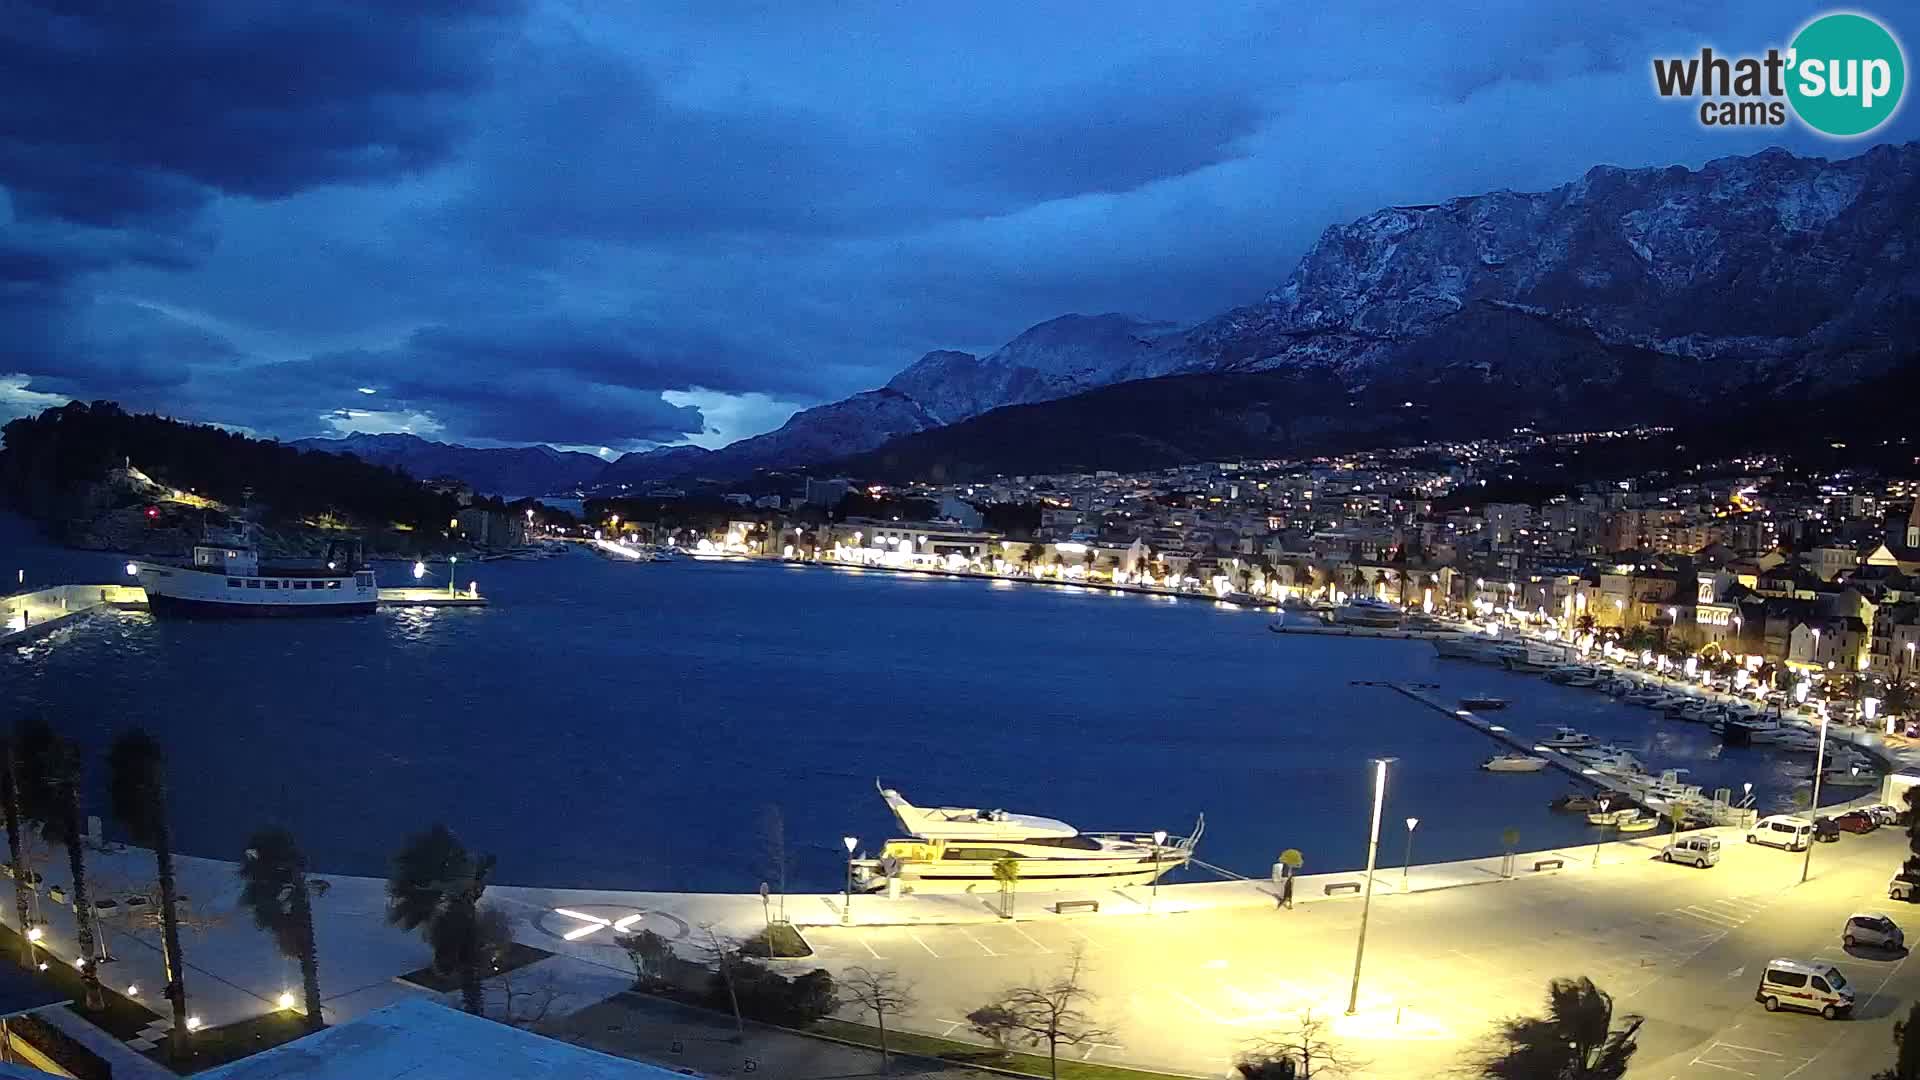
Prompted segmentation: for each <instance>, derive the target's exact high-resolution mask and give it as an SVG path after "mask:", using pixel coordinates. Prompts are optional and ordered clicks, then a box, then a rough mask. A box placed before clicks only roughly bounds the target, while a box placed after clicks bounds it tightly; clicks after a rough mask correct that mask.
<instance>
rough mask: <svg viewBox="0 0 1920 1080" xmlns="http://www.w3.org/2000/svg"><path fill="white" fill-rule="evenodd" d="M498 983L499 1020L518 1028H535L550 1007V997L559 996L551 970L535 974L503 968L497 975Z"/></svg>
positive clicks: (551, 1002)
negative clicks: (529, 974)
mask: <svg viewBox="0 0 1920 1080" xmlns="http://www.w3.org/2000/svg"><path fill="white" fill-rule="evenodd" d="M497 978H498V980H499V983H500V997H501V1001H500V1020H501V1022H502V1023H505V1024H509V1025H511V1026H513V1027H518V1028H535V1027H538V1026H539V1025H540V1024H541V1022H542V1021H544V1020H546V1018H547V1013H549V1012H551V1011H552V1010H553V1002H554V999H555V998H557V997H559V996H560V990H559V987H558V986H556V985H555V983H554V978H553V973H552V972H550V971H549V972H544V973H542V974H540V975H539V976H528V975H526V973H525V972H524V971H521V970H515V971H503V972H501V973H500V974H499V976H498V977H497Z"/></svg>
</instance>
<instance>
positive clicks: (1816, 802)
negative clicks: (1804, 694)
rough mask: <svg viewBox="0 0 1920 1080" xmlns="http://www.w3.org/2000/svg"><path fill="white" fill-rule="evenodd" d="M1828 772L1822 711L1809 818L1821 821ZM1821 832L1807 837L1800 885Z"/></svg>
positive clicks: (1825, 724)
mask: <svg viewBox="0 0 1920 1080" xmlns="http://www.w3.org/2000/svg"><path fill="white" fill-rule="evenodd" d="M1826 771H1827V712H1826V710H1825V709H1822V710H1820V748H1819V749H1818V750H1817V751H1815V753H1814V756H1813V800H1812V801H1811V802H1809V803H1808V804H1807V817H1809V818H1811V819H1813V820H1814V821H1818V820H1820V774H1821V773H1824V772H1826ZM1818 833H1819V830H1818V829H1816V830H1814V833H1813V834H1810V835H1808V837H1807V854H1806V857H1805V858H1803V859H1801V860H1800V884H1802V885H1805V884H1806V883H1807V874H1808V872H1809V871H1811V869H1812V867H1813V843H1814V836H1816V835H1818Z"/></svg>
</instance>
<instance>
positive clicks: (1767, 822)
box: [1747, 814, 1813, 851]
mask: <svg viewBox="0 0 1920 1080" xmlns="http://www.w3.org/2000/svg"><path fill="white" fill-rule="evenodd" d="M1812 842H1813V823H1812V822H1810V821H1808V820H1807V819H1806V818H1797V817H1792V816H1789V815H1786V814H1775V815H1773V816H1772V817H1763V818H1761V819H1760V820H1759V821H1756V822H1754V823H1753V828H1751V829H1748V830H1747V843H1749V844H1767V845H1769V846H1772V847H1777V848H1785V849H1787V850H1788V851H1802V850H1804V849H1805V848H1806V846H1807V845H1808V844H1810V843H1812Z"/></svg>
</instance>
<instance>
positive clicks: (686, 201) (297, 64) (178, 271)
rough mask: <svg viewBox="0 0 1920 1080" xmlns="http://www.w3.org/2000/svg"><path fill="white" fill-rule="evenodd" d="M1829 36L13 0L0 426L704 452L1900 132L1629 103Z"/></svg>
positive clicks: (1440, 8) (1579, 13)
mask: <svg viewBox="0 0 1920 1080" xmlns="http://www.w3.org/2000/svg"><path fill="white" fill-rule="evenodd" d="M1323 7H1326V8H1332V9H1333V10H1326V11H1323V10H1318V9H1320V8H1323ZM1820 10H1824V9H1820V8H1816V7H1809V6H1807V5H1804V4H1793V3H1783V2H1771V0H1742V2H1738V3H1713V2H1703V3H1687V4H1657V5H1656V4H1647V5H1613V4H1605V3H1584V4H1558V3H1546V4H1543V3H1539V2H1538V0H1528V2H1504V0H1501V2H1483V3H1463V4H1433V3H1424V2H1422V3H1414V2H1392V3H1386V2H1379V3H1369V2H1364V0H1362V2H1356V3H1351V4H1341V5H1307V4H1297V3H1283V2H1273V3H1266V2H1260V3H1205V2H1200V0H1195V2H1193V3H1184V4H1174V3H1167V2H1165V0H1154V2H1148V3H1134V2H1130V0H1099V2H1098V3H1095V2H1093V0H1084V2H1075V3H1036V2H1033V0H1027V2H1020V3H998V2H995V0H978V2H974V3H968V4H947V5H933V4H916V3H886V4H864V3H857V2H851V0H836V2H828V3H814V2H810V0H786V2H770V3H746V2H736V0H703V2H700V3H693V4H686V5H679V4H674V3H667V2H660V3H645V4H631V3H607V2H592V0H549V2H539V0H534V2H528V0H470V2H465V3H462V2H459V0H369V2H366V3H325V2H317V3H305V2H303V3H299V4H292V3H276V2H272V0H261V2H258V3H246V4H235V3H231V2H229V0H141V2H140V3H110V2H105V0H91V2H86V3H73V2H71V0H68V2H44V3H43V2H42V0H15V2H13V3H10V4H8V5H7V12H8V17H7V19H6V20H4V22H0V100H3V101H5V102H7V107H6V109H5V110H0V419H5V418H6V417H8V416H13V415H21V414H25V413H30V412H33V411H37V410H38V409H41V408H45V407H47V406H49V405H53V404H58V403H60V402H62V401H64V400H67V399H69V398H81V399H87V400H93V399H99V398H109V399H113V400H117V401H120V402H121V403H123V404H124V405H126V406H128V407H130V408H136V409H141V410H154V411H159V412H163V413H167V414H170V415H175V416H179V417H182V418H186V419H192V420H197V421H206V422H213V423H220V424H225V425H228V426H232V427H235V428H238V429H240V430H244V431H248V432H253V433H258V434H261V435H266V436H273V437H279V438H299V437H305V436H314V435H336V434H341V433H345V432H351V431H368V432H379V431H410V432H413V433H415V434H419V435H423V436H427V437H430V438H436V439H442V440H446V441H457V442H465V443H470V444H474V445H500V444H520V443H532V442H548V443H552V444H555V445H561V446H569V447H575V446H577V447H588V448H602V447H604V448H607V450H608V451H609V452H619V451H623V450H629V449H638V448H645V447H649V446H655V445H667V444H675V443H682V442H689V441H691V442H697V443H700V444H702V445H708V446H717V445H722V444H724V443H726V442H728V441H731V440H733V439H736V438H740V437H743V436H746V435H751V434H754V433H756V432H760V431H765V430H769V429H771V428H774V427H777V426H778V425H779V424H780V423H782V422H783V421H784V420H785V419H786V418H787V416H789V415H790V414H791V413H792V412H793V411H794V410H796V409H798V408H803V407H806V406H809V405H814V404H819V403H822V402H826V401H831V400H835V399H838V398H841V397H844V396H846V395H848V394H851V393H855V392H858V391H861V390H866V389H871V388H874V387H876V386H879V385H881V384H883V383H885V382H886V380H887V379H888V378H890V377H891V376H892V375H893V374H894V373H895V372H897V371H899V370H900V369H902V368H904V367H906V366H907V365H908V364H910V363H912V362H913V361H914V360H915V359H917V358H918V357H919V356H920V355H921V354H923V353H925V352H927V351H929V350H932V349H961V350H965V351H969V352H976V353H985V352H988V351H991V350H992V349H994V348H996V347H997V346H999V345H1000V344H1002V343H1004V342H1005V341H1007V340H1008V339H1010V338H1012V337H1013V336H1015V335H1017V334H1018V333H1020V331H1022V330H1023V329H1025V328H1026V327H1028V326H1030V325H1032V324H1034V323H1037V322H1040V321H1043V320H1046V319H1049V318H1053V317H1055V316H1058V315H1061V314H1065V313H1068V312H1080V313H1084V314H1096V313H1101V312H1108V311H1117V312H1123V313H1126V314H1130V315H1135V316H1138V317H1142V318H1154V319H1167V320H1176V321H1182V322H1197V321H1199V320H1202V319H1204V318H1207V317H1208V316H1210V315H1213V314H1217V313H1218V312H1220V311H1223V310H1225V309H1227V308H1230V307H1233V306H1235V305H1239V304H1244V303H1248V302H1251V301H1253V300H1255V299H1257V298H1259V296H1260V295H1261V294H1263V293H1264V292H1266V291H1267V290H1268V289H1271V288H1273V287H1275V286H1276V285H1278V284H1280V283H1281V282H1282V281H1284V280H1285V278H1286V276H1287V274H1288V273H1289V272H1290V270H1291V269H1292V267H1293V264H1294V263H1295V261H1296V260H1298V258H1299V257H1300V256H1301V255H1302V254H1303V253H1304V252H1305V251H1306V250H1307V248H1308V247H1309V246H1310V245H1311V244H1312V243H1313V241H1314V239H1315V238H1316V237H1317V236H1318V235H1319V234H1320V233H1321V231H1322V230H1324V229H1325V228H1326V227H1327V226H1328V225H1330V224H1335V223H1338V222H1343V221H1347V220H1351V219H1352V218H1355V217H1358V216H1360V215H1362V214H1365V213H1367V212H1369V211H1371V210H1373V209H1375V208H1377V207H1379V206H1382V205H1387V204H1393V203H1409V202H1430V201H1437V200H1440V199H1444V198H1447V197H1449V196H1453V195H1464V194H1472V193H1475V192H1479V191H1484V190H1489V189H1495V188H1513V189H1519V190H1531V189H1542V188H1548V187H1552V186H1555V185H1558V184H1561V183H1565V182H1567V181H1569V180H1573V179H1576V178H1578V177H1579V176H1580V175H1581V174H1582V173H1583V172H1585V171H1586V170H1587V169H1588V168H1590V167H1592V166H1594V165H1597V164H1612V165H1622V166H1641V165H1668V164H1674V163H1678V164H1683V165H1688V166H1698V165H1700V164H1702V163H1704V162H1706V161H1708V160H1710V159H1712V158H1715V157H1720V156H1725V155H1729V154H1746V153H1752V152H1755V151H1758V150H1761V149H1764V148H1766V147H1768V146H1774V145H1781V146H1785V147H1787V148H1788V149H1790V150H1792V151H1794V152H1795V153H1801V154H1814V155H1820V156H1825V157H1847V156H1852V155H1854V154H1857V153H1860V152H1863V151H1865V150H1866V149H1868V148H1869V147H1870V146H1872V145H1874V144H1875V143H1877V142H1883V141H1896V142H1897V141H1907V140H1911V139H1914V138H1916V137H1920V111H1917V110H1916V109H1915V108H1913V107H1910V106H1909V107H1905V108H1903V109H1902V111H1901V112H1900V113H1899V114H1897V115H1896V116H1895V118H1894V119H1893V120H1892V121H1890V122H1889V123H1888V124H1887V125H1885V126H1884V127H1882V128H1881V129H1879V130H1878V131H1875V132H1873V133H1872V134H1870V135H1868V136H1865V137H1863V138H1860V139H1854V140H1844V141H1843V140H1833V139H1828V138H1825V137H1821V136H1817V135H1814V134H1812V133H1810V132H1808V131H1807V130H1806V129H1804V128H1801V127H1799V126H1798V125H1797V124H1792V125H1790V126H1789V127H1787V128H1784V129H1782V128H1761V129H1733V130H1730V129H1710V128H1703V127H1701V126H1700V124H1699V123H1698V122H1697V120H1696V119H1695V116H1694V112H1693V109H1692V107H1691V106H1689V105H1687V104H1685V103H1681V102H1675V101H1662V100H1660V99H1659V98H1658V96H1657V95H1656V94H1655V93H1654V91H1653V88H1652V78H1651V75H1650V70H1651V67H1650V64H1651V58H1652V57H1654V56H1656V55H1660V56H1671V55H1685V54H1688V53H1692V52H1697V51H1698V49H1699V48H1700V47H1701V46H1702V45H1712V46H1713V47H1715V48H1716V50H1722V51H1726V52H1743V51H1744V52H1759V51H1762V50H1764V49H1765V48H1767V47H1768V46H1772V45H1779V46H1784V45H1785V44H1786V42H1787V41H1788V40H1789V39H1790V38H1791V36H1792V34H1793V33H1794V31H1795V30H1796V29H1797V28H1798V27H1799V26H1800V25H1801V24H1802V23H1803V22H1804V21H1805V20H1806V19H1807V18H1808V17H1810V16H1811V15H1812V14H1815V13H1817V12H1818V11H1820ZM1853 10H1864V11H1867V12H1868V13H1870V14H1874V15H1876V16H1878V17H1880V18H1881V20H1882V21H1883V22H1884V23H1886V24H1888V25H1890V26H1891V27H1892V28H1893V29H1894V30H1895V32H1896V33H1897V34H1902V35H1903V40H1905V34H1906V33H1907V32H1908V31H1912V30H1915V29H1916V28H1915V27H1906V26H1903V25H1902V20H1903V19H1904V20H1905V21H1907V22H1916V21H1920V20H1915V19H1914V18H1913V17H1912V16H1910V15H1906V14H1905V13H1904V12H1903V11H1902V10H1901V9H1899V8H1889V9H1886V10H1875V9H1873V8H1871V7H1868V8H1855V9H1853ZM1909 55H1911V48H1910V47H1909Z"/></svg>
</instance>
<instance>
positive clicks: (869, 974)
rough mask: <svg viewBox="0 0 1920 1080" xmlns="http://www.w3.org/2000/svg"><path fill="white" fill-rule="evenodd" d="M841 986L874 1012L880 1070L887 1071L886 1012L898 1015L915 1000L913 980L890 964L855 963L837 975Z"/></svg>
mask: <svg viewBox="0 0 1920 1080" xmlns="http://www.w3.org/2000/svg"><path fill="white" fill-rule="evenodd" d="M840 989H841V990H843V991H845V993H846V995H847V996H848V997H850V998H852V999H853V1000H854V1003H855V1004H857V1005H859V1006H860V1007H861V1008H863V1009H865V1010H867V1011H868V1012H870V1013H872V1014H873V1021H874V1026H875V1027H877V1028H879V1029H880V1071H881V1072H886V1071H887V1068H888V1065H889V1063H890V1062H891V1061H892V1058H890V1057H888V1055H887V1014H888V1013H894V1014H896V1015H898V1014H899V1013H903V1012H905V1011H907V1010H908V1009H911V1008H913V1007H914V1006H915V1005H916V1004H918V1002H917V1001H916V1000H915V999H914V996H913V983H912V982H911V981H909V980H908V979H906V978H905V977H904V976H902V975H901V974H900V973H899V972H897V971H894V970H892V969H890V968H881V969H880V970H878V971H874V970H872V969H870V968H864V967H856V968H851V969H849V970H848V971H847V973H846V974H845V975H842V976H841V977H840Z"/></svg>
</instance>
